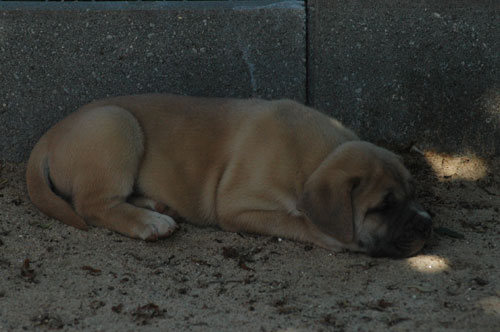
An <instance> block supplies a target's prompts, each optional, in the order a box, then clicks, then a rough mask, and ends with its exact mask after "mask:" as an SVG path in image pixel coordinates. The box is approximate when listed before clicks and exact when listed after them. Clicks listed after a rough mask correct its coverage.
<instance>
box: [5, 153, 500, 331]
mask: <svg viewBox="0 0 500 332" xmlns="http://www.w3.org/2000/svg"><path fill="white" fill-rule="evenodd" d="M426 157H427V160H425V159H424V156H422V155H421V154H419V153H418V152H415V151H412V152H408V153H406V154H405V159H406V163H407V165H408V167H409V168H410V170H411V171H412V172H413V173H414V175H415V177H416V178H417V180H418V181H419V184H420V188H419V193H418V194H419V196H420V198H421V202H422V203H423V205H424V206H425V207H426V208H427V209H428V210H429V211H430V212H431V214H432V215H433V216H434V221H435V232H434V234H433V237H432V239H431V241H430V242H429V244H428V245H427V246H426V247H425V248H424V250H423V252H422V253H421V254H419V255H418V256H416V257H412V258H409V259H401V260H395V259H385V258H379V259H374V258H370V257H367V256H364V255H361V254H354V253H349V252H341V253H332V252H329V251H327V250H324V249H320V248H317V247H313V246H310V245H307V244H304V243H298V242H293V241H288V240H282V239H278V238H271V237H266V236H255V235H249V234H235V233H226V232H222V231H220V230H219V229H216V228H199V227H195V226H191V225H189V224H186V223H183V224H181V229H180V231H178V232H177V233H176V234H175V235H174V236H173V237H172V238H170V239H167V240H163V241H159V242H156V243H145V242H142V241H138V240H131V239H128V238H125V237H123V236H120V235H118V234H114V233H111V232H109V231H107V230H104V229H98V228H92V229H91V230H90V231H88V232H83V231H79V230H76V229H73V228H70V227H68V226H65V225H63V224H61V223H60V222H57V221H54V220H52V219H49V218H47V217H45V216H43V215H42V214H41V213H40V212H38V211H37V210H36V209H35V208H34V207H33V206H32V205H31V203H30V202H29V199H28V197H27V195H26V192H25V182H24V178H23V172H24V165H13V164H7V163H0V331H17V330H42V331H43V330H64V331H73V330H79V331H81V330H85V331H137V330H139V329H140V330H141V331H160V330H161V331H187V330H189V331H235V330H239V331H279V330H281V331H373V330H379V331H385V330H394V331H448V330H449V331H457V330H464V331H500V286H499V281H500V247H499V246H500V241H499V239H500V218H499V213H498V210H499V208H500V160H498V159H497V160H489V161H482V160H479V159H474V158H471V157H461V158H460V157H458V158H451V157H450V158H443V157H442V156H439V155H436V154H430V153H427V154H426ZM431 165H432V167H431Z"/></svg>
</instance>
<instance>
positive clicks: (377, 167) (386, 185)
mask: <svg viewBox="0 0 500 332" xmlns="http://www.w3.org/2000/svg"><path fill="white" fill-rule="evenodd" d="M361 182H362V186H361V187H362V189H361V191H362V193H360V195H361V196H366V197H364V198H363V199H364V201H366V202H367V203H368V205H374V204H377V203H378V202H380V201H381V200H383V199H384V197H385V196H386V195H387V194H392V195H394V196H395V198H396V199H398V200H403V199H406V198H407V197H410V196H411V195H412V194H413V184H412V180H411V175H410V173H409V172H408V170H407V169H406V168H405V167H404V165H403V164H402V163H401V161H400V160H399V158H396V157H395V158H394V159H393V158H391V160H380V159H379V160H378V161H377V162H374V163H372V165H371V167H370V168H369V170H368V171H367V172H366V176H365V177H364V179H362V180H361Z"/></svg>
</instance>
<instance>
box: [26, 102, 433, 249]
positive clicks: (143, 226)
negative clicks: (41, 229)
mask: <svg viewBox="0 0 500 332" xmlns="http://www.w3.org/2000/svg"><path fill="white" fill-rule="evenodd" d="M26 178H27V184H28V192H29V195H30V198H31V200H32V201H33V203H34V204H35V205H36V206H37V207H38V208H39V209H40V210H41V211H42V212H44V213H45V214H47V215H48V216H50V217H53V218H56V219H59V220H61V221H62V222H64V223H66V224H68V225H71V226H74V227H77V228H80V229H87V225H88V224H90V225H96V226H101V227H105V228H108V229H111V230H114V231H117V232H119V233H122V234H125V235H127V236H130V237H133V238H140V239H144V240H156V239H158V238H163V237H168V236H170V235H171V234H172V233H173V232H174V230H175V229H176V227H177V225H176V222H175V220H174V219H173V218H172V217H171V216H169V215H166V214H162V213H159V212H161V211H158V210H160V209H159V208H158V207H165V206H168V207H169V208H170V209H172V210H173V211H175V212H176V213H177V214H178V215H179V216H181V217H183V218H185V219H186V220H188V221H190V222H192V223H195V224H200V225H214V224H216V225H219V226H220V227H221V228H222V229H225V230H228V231H233V232H240V231H244V232H253V233H259V234H267V235H274V236H280V237H285V238H290V239H295V240H299V241H306V242H311V243H314V244H316V245H318V246H321V247H324V248H329V249H337V248H348V249H351V250H355V251H362V252H367V253H368V254H370V255H373V256H395V257H406V256H410V255H414V254H415V253H417V252H418V251H419V250H420V249H421V248H422V247H423V245H424V243H425V241H426V239H427V238H428V237H429V234H430V232H431V218H430V216H429V214H427V213H426V212H425V211H424V210H423V209H422V208H421V207H420V206H419V205H418V204H417V203H416V202H415V201H414V197H413V188H412V181H411V177H410V174H409V172H408V171H407V170H406V169H405V167H404V166H403V164H402V163H401V159H400V158H399V157H398V156H396V155H395V154H393V153H391V152H389V151H388V150H385V149H382V148H380V147H377V146H375V145H373V144H370V143H367V142H363V141H360V140H359V139H358V138H357V136H356V135H355V134H354V133H352V132H351V131H350V130H348V129H346V128H345V127H343V126H342V125H341V124H340V123H339V122H338V121H336V120H334V119H332V118H330V117H328V116H326V115H324V114H322V113H320V112H318V111H316V110H313V109H311V108H308V107H306V106H303V105H301V104H298V103H296V102H293V101H290V100H278V101H264V100H259V99H250V100H238V99H216V98H194V97H184V96H176V95H166V94H150V95H136V96H127V97H117V98H110V99H105V100H100V101H96V102H93V103H91V104H89V105H86V106H84V107H82V108H81V109H80V110H78V111H77V112H75V113H73V114H70V115H69V116H68V117H67V118H65V119H64V120H62V121H61V122H59V123H58V124H56V125H55V126H54V127H52V128H51V129H50V130H49V131H48V132H47V133H46V134H45V135H44V136H43V137H42V138H41V139H40V141H39V142H38V143H37V144H36V146H35V148H34V149H33V152H32V153H31V156H30V159H29V162H28V167H27V173H26ZM155 207H156V208H155Z"/></svg>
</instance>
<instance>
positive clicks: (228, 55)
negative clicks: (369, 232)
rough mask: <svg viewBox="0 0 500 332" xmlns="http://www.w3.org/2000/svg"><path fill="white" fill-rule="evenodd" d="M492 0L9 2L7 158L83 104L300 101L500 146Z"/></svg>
mask: <svg viewBox="0 0 500 332" xmlns="http://www.w3.org/2000/svg"><path fill="white" fill-rule="evenodd" d="M499 7H500V4H498V3H497V1H487V0H475V1H466V0H459V1H448V0H446V1H445V0H440V1H429V0H422V1H418V2H415V1H409V0H403V1H395V0H392V1H389V0H380V1H376V2H366V1H362V0H349V1H348V0H342V1H340V0H308V1H307V6H305V4H304V1H272V0H255V1H203V2H196V1H195V2H193V1H182V2H142V3H141V2H134V3H123V2H110V3H106V2H91V3H89V2H72V3H53V2H48V3H44V2H39V3H33V2H31V3H23V2H10V1H9V2H0V59H1V60H2V61H1V62H0V159H3V160H9V161H23V160H25V159H26V158H27V156H28V154H29V151H30V149H31V147H32V146H33V144H34V143H35V142H36V140H37V139H38V137H39V136H40V135H41V134H42V133H43V132H44V131H45V130H46V129H47V128H49V127H50V126H51V125H52V124H54V123H55V122H57V121H58V120H59V119H61V118H62V117H63V116H65V115H66V114H68V113H70V112H72V111H74V110H76V108H77V107H78V106H80V105H82V104H85V103H87V102H89V101H91V100H93V99H96V98H101V97H105V96H110V95H123V94H132V93H143V92H174V93H181V94H189V95H200V96H227V97H251V96H256V97H262V98H283V97H286V98H292V99H295V100H298V101H300V102H308V103H309V104H311V105H312V106H314V107H316V108H318V109H320V110H322V111H324V112H326V113H329V114H332V115H334V116H336V117H338V118H339V119H341V120H342V121H343V122H344V123H346V124H347V125H348V126H350V127H351V128H353V129H354V130H355V131H356V132H358V133H359V134H360V135H361V136H362V137H364V138H366V139H369V140H371V141H375V142H377V143H382V144H384V145H388V146H391V147H392V146H394V147H396V148H398V147H406V146H410V145H412V144H417V145H418V146H419V147H421V148H432V149H437V150H439V151H444V152H449V153H466V152H474V153H476V154H478V155H482V156H491V155H496V154H498V153H499V152H500V128H499V124H500V8H499Z"/></svg>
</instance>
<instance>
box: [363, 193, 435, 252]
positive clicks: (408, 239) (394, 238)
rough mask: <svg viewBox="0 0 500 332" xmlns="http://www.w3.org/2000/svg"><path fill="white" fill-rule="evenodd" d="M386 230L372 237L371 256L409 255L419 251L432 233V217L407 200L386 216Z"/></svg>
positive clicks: (369, 250) (420, 207)
mask: <svg viewBox="0 0 500 332" xmlns="http://www.w3.org/2000/svg"><path fill="white" fill-rule="evenodd" d="M387 223H388V227H387V232H386V234H385V235H384V236H383V237H381V238H379V239H374V242H373V244H372V246H371V248H368V252H369V254H370V255H372V256H376V257H379V256H390V257H409V256H413V255H415V254H416V253H417V252H419V251H420V250H421V249H422V248H423V246H424V244H425V242H426V241H427V239H428V238H429V237H430V235H431V233H432V218H431V216H430V215H429V213H427V212H426V211H425V210H424V209H423V208H422V206H420V204H418V203H416V202H409V203H407V204H404V205H403V206H402V207H401V208H399V209H396V210H395V211H394V212H393V213H391V214H390V215H388V216H387Z"/></svg>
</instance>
